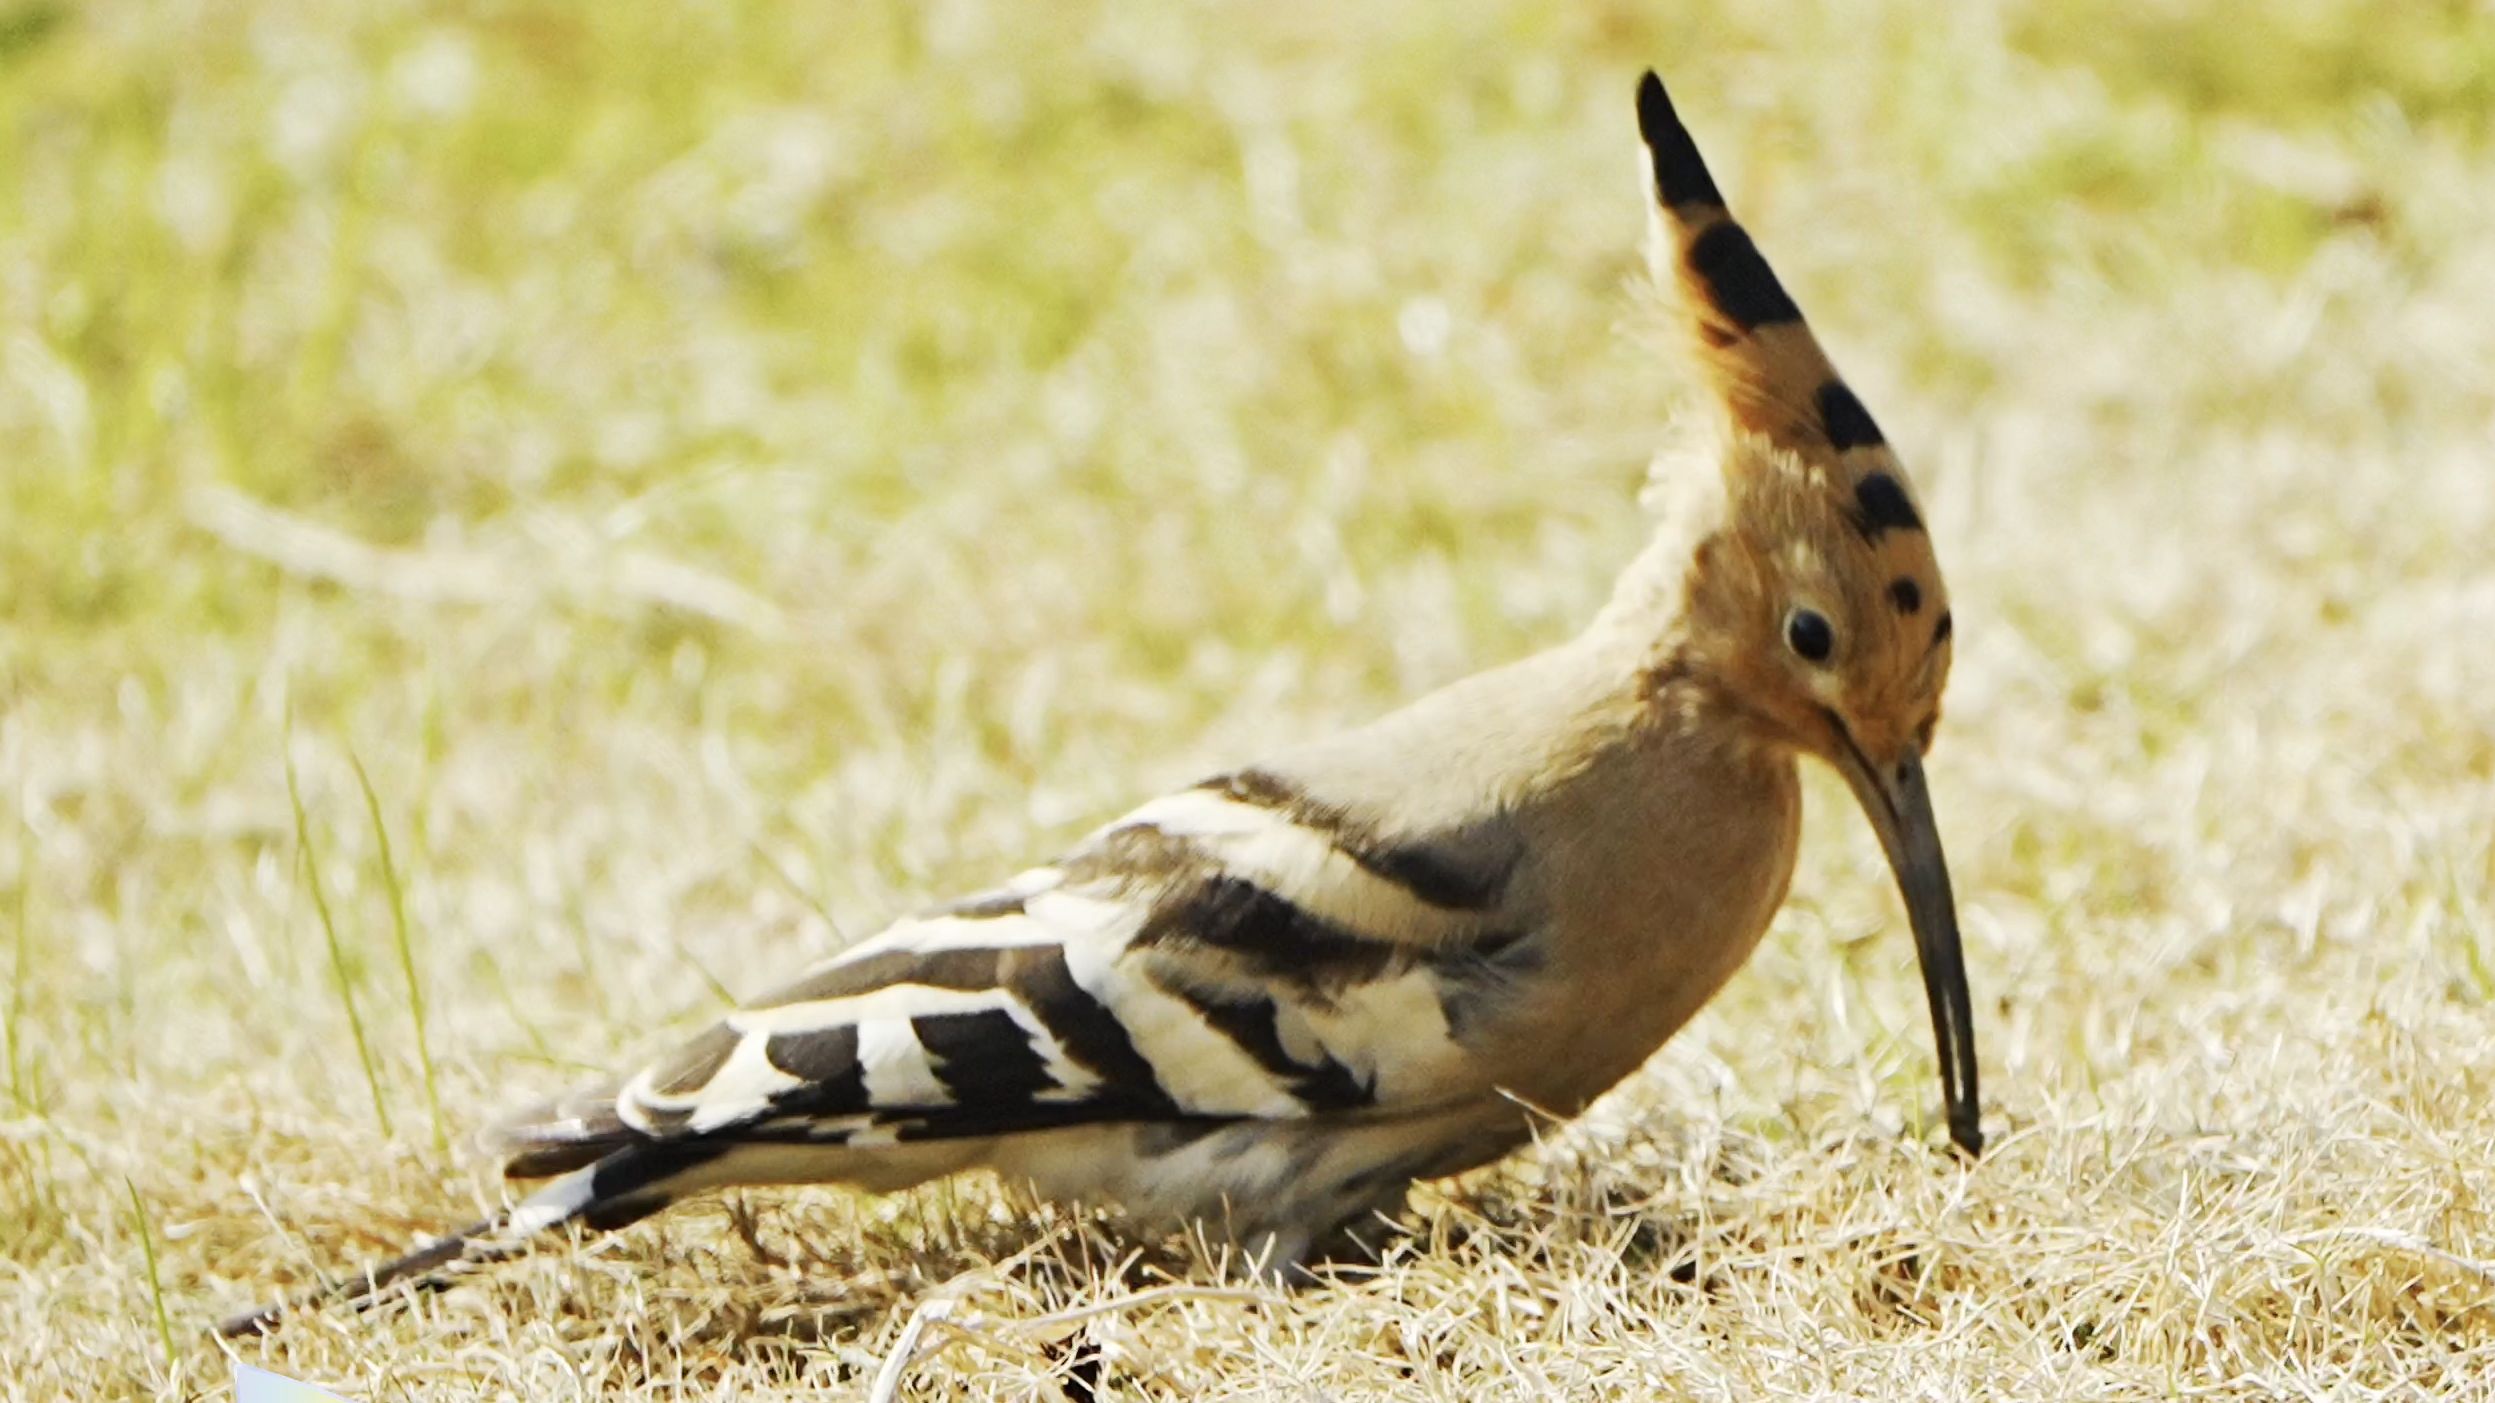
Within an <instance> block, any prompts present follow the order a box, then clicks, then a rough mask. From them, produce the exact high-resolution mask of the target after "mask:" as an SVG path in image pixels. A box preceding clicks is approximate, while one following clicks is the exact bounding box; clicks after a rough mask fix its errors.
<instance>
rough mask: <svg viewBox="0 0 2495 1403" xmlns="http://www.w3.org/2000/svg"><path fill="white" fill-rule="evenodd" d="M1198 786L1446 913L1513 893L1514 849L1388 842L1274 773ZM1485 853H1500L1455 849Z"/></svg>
mask: <svg viewBox="0 0 2495 1403" xmlns="http://www.w3.org/2000/svg"><path fill="white" fill-rule="evenodd" d="M1196 787H1197V788H1199V789H1206V790H1210V791H1212V792H1214V793H1216V794H1219V795H1221V796H1222V797H1223V798H1226V799H1229V800H1232V801H1234V802H1236V803H1241V804H1246V805H1249V806H1251V807H1254V808H1259V809H1267V810H1271V811H1272V812H1274V813H1276V814H1279V815H1280V816H1282V817H1283V818H1284V819H1286V820H1288V821H1289V822H1291V823H1294V824H1297V825H1299V826H1300V827H1302V828H1306V829H1308V830H1310V831H1311V832H1314V833H1318V834H1322V835H1323V836H1324V837H1325V838H1326V839H1327V840H1328V841H1329V842H1331V843H1333V845H1334V847H1335V850H1336V851H1338V852H1340V853H1342V854H1343V855H1344V856H1345V857H1348V858H1350V859H1351V860H1352V861H1353V862H1356V863H1358V864H1360V866H1361V868H1362V869H1363V870H1365V871H1367V872H1369V873H1370V874H1371V875H1373V876H1378V877H1383V878H1385V879H1386V880H1387V881H1390V882H1393V883H1395V884H1396V885H1398V886H1400V887H1402V888H1403V889H1404V890H1406V891H1408V892H1410V893H1412V895H1413V896H1415V897H1417V898H1419V899H1420V900H1421V901H1423V902H1426V903H1427V904H1429V905H1431V906H1435V907H1438V908H1440V909H1442V910H1447V911H1482V910H1487V909H1489V908H1491V907H1493V906H1496V905H1498V903H1499V898H1500V896H1501V895H1502V894H1503V893H1504V892H1505V891H1506V889H1507V880H1508V876H1509V874H1510V873H1511V872H1513V871H1514V870H1515V867H1516V861H1517V857H1518V852H1517V851H1516V849H1515V848H1514V847H1513V845H1510V844H1504V843H1480V842H1462V841H1449V842H1433V841H1429V840H1423V841H1421V842H1390V841H1388V840H1386V839H1384V838H1382V837H1381V836H1380V835H1379V834H1378V833H1377V832H1376V831H1375V830H1374V829H1373V828H1372V827H1371V826H1370V825H1368V824H1364V823H1362V822H1360V821H1359V820H1357V819H1355V818H1353V817H1352V816H1351V814H1350V813H1349V811H1347V810H1345V809H1344V808H1343V807H1342V806H1340V805H1338V804H1329V803H1326V802H1324V801H1323V800H1320V799H1316V798H1312V797H1311V796H1310V795H1309V794H1308V792H1307V791H1306V790H1304V789H1302V788H1300V787H1299V786H1298V785H1296V784H1294V783H1292V782H1291V781H1290V780H1288V779H1285V778H1283V777H1282V776H1280V775H1277V774H1275V773H1273V772H1272V771H1270V770H1253V769H1251V770H1237V771H1233V772H1232V773H1230V774H1225V775H1215V776H1214V777H1213V778H1211V779H1208V780H1206V781H1204V783H1202V784H1200V785H1198V786H1196ZM1484 847H1489V848H1496V849H1497V851H1495V852H1463V851H1458V850H1457V849H1459V848H1484Z"/></svg>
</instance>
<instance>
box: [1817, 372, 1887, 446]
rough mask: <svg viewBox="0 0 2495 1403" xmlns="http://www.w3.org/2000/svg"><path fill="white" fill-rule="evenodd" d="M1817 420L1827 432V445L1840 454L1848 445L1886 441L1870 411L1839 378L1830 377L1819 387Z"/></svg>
mask: <svg viewBox="0 0 2495 1403" xmlns="http://www.w3.org/2000/svg"><path fill="white" fill-rule="evenodd" d="M1818 399H1819V423H1820V427H1821V428H1822V429H1824V430H1826V431H1827V434H1828V446H1829V447H1831V448H1833V449H1835V450H1836V451H1838V452H1839V453H1843V452H1845V451H1846V450H1847V449H1849V448H1877V447H1879V446H1880V445H1881V444H1884V443H1886V442H1888V440H1887V439H1886V438H1884V437H1882V436H1881V434H1880V426H1879V424H1877V423H1875V422H1873V420H1872V417H1871V411H1870V410H1868V409H1865V408H1863V402H1862V400H1861V398H1860V397H1858V396H1857V395H1856V394H1855V393H1854V392H1853V391H1852V390H1851V389H1849V388H1847V387H1846V384H1845V382H1844V381H1842V380H1831V381H1829V382H1828V383H1827V384H1825V385H1822V386H1820V387H1819V395H1818Z"/></svg>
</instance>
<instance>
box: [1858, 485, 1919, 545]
mask: <svg viewBox="0 0 2495 1403" xmlns="http://www.w3.org/2000/svg"><path fill="white" fill-rule="evenodd" d="M1853 517H1854V529H1855V530H1857V531H1859V532H1861V533H1862V536H1863V539H1864V540H1866V541H1876V540H1879V539H1880V536H1881V534H1882V533H1883V532H1887V531H1920V530H1922V529H1923V518H1922V517H1920V516H1917V515H1915V504H1914V503H1913V502H1912V501H1910V500H1908V498H1907V496H1906V489H1905V488H1904V487H1903V486H1901V485H1899V483H1898V481H1897V479H1896V478H1894V477H1891V476H1890V475H1888V474H1887V473H1873V474H1872V475H1871V476H1869V477H1866V478H1864V479H1863V480H1862V481H1860V482H1858V483H1855V484H1854V511H1853Z"/></svg>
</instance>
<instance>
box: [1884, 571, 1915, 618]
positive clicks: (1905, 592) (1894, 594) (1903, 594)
mask: <svg viewBox="0 0 2495 1403" xmlns="http://www.w3.org/2000/svg"><path fill="white" fill-rule="evenodd" d="M1889 603H1890V604H1892V605H1895V606H1896V608H1897V612H1899V613H1901V614H1911V613H1914V612H1915V611H1916V610H1919V609H1921V608H1922V607H1923V586H1921V585H1919V584H1916V583H1915V582H1914V581H1912V580H1910V579H1907V578H1906V577H1905V576H1903V575H1900V576H1898V577H1897V578H1896V579H1894V580H1891V581H1889Z"/></svg>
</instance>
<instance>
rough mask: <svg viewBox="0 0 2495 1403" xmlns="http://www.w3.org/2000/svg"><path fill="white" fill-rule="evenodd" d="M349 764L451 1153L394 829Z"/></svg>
mask: <svg viewBox="0 0 2495 1403" xmlns="http://www.w3.org/2000/svg"><path fill="white" fill-rule="evenodd" d="M347 763H348V764H350V765H353V766H354V767H355V783H356V784H357V785H358V786H359V787H361V788H362V789H363V791H364V813H365V815H366V816H367V817H369V818H370V819H371V820H372V826H373V842H374V844H375V845H377V846H378V847H379V848H380V850H381V882H382V885H383V886H384V887H386V888H388V889H389V893H390V933H391V939H392V941H393V942H394V943H395V944H396V945H397V947H398V956H399V973H400V974H401V975H402V976H404V977H405V978H406V980H407V1013H408V1017H409V1018H410V1019H411V1020H413V1021H414V1023H415V1025H416V1065H417V1066H418V1067H419V1068H421V1069H422V1070H423V1072H424V1100H425V1113H426V1114H427V1115H428V1116H430V1117H431V1118H432V1121H433V1148H434V1149H435V1150H436V1151H437V1152H439V1153H441V1154H445V1155H447V1154H449V1153H450V1132H449V1130H447V1129H446V1128H444V1125H443V1121H442V1091H441V1086H440V1084H439V1082H438V1081H437V1080H436V1079H435V1077H434V1072H433V1048H432V1045H431V1043H430V1042H428V1041H427V1039H426V1036H425V1010H424V985H423V984H422V983H421V982H420V981H419V980H418V979H417V978H416V954H415V949H414V946H413V943H412V942H411V941H410V940H409V939H408V935H407V893H406V890H405V888H404V887H403V886H402V885H401V883H400V881H399V872H398V863H397V862H396V861H395V860H394V859H393V858H392V857H391V854H390V827H389V825H388V824H386V823H383V822H382V821H381V798H380V796H379V795H377V794H375V793H373V782H372V776H370V775H368V774H366V773H365V772H364V762H363V760H362V759H361V758H360V757H358V756H357V755H356V754H355V752H354V751H352V750H349V751H348V752H347Z"/></svg>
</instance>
